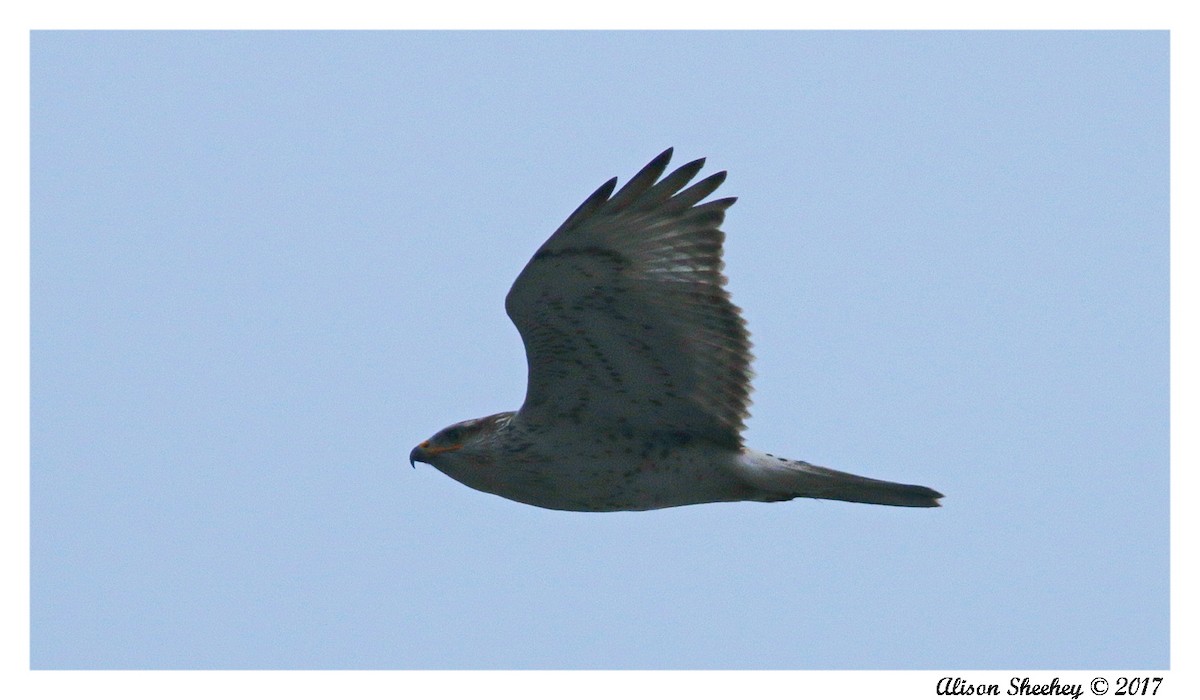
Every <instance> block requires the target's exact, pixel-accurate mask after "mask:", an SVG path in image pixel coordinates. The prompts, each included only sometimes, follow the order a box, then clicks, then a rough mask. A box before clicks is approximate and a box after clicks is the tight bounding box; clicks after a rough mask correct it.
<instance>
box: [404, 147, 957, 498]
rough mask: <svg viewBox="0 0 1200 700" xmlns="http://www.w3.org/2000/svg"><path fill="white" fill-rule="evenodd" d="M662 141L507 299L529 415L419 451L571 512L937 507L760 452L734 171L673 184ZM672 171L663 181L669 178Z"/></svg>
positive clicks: (893, 489) (440, 439)
mask: <svg viewBox="0 0 1200 700" xmlns="http://www.w3.org/2000/svg"><path fill="white" fill-rule="evenodd" d="M671 152H672V149H667V150H666V151H663V152H662V153H661V154H659V156H658V157H657V158H655V159H654V160H652V161H650V163H649V164H647V165H646V167H644V168H642V169H641V171H640V172H638V174H637V175H634V176H633V178H632V179H631V180H629V182H627V183H625V185H624V186H623V187H622V188H621V189H620V190H617V191H616V193H615V194H614V193H613V191H614V189H615V188H616V184H617V178H615V177H614V178H612V179H611V180H609V181H608V182H606V183H604V184H603V185H601V187H600V189H598V190H596V191H595V192H594V193H592V195H591V196H590V197H588V198H587V199H586V200H584V202H583V204H581V205H579V208H578V209H576V210H575V212H574V213H572V214H571V215H570V216H569V217H567V220H566V221H564V222H563V224H562V225H561V226H559V227H558V230H557V231H555V232H554V235H552V236H550V238H549V239H548V240H547V241H546V242H545V243H544V244H543V245H542V247H541V248H539V249H538V251H537V252H536V253H534V255H533V258H532V259H531V260H530V261H529V263H528V264H527V265H526V266H525V269H524V270H522V272H521V274H520V275H519V276H518V277H517V280H516V282H514V283H513V286H512V289H511V290H509V292H508V297H507V299H506V300H505V309H506V310H507V311H508V315H509V317H510V318H511V319H512V321H513V323H514V324H516V326H517V330H518V331H520V334H521V340H522V341H523V342H524V344H525V355H526V358H527V360H528V363H529V379H528V384H527V387H526V392H525V403H524V404H523V405H522V406H521V409H520V410H518V411H515V412H514V411H506V412H504V413H496V414H494V415H490V416H487V417H484V418H475V419H472V420H467V421H463V422H461V423H456V424H454V425H451V426H449V427H447V428H444V429H442V430H440V431H439V432H437V433H436V434H435V435H434V436H433V437H431V438H429V439H428V440H426V441H424V442H422V443H421V444H420V445H418V446H416V447H415V448H413V450H412V452H411V453H410V454H409V461H410V462H411V463H412V464H413V466H416V462H425V463H427V464H431V465H433V466H434V467H436V468H437V469H438V470H440V471H441V472H443V473H444V474H446V475H447V476H449V477H451V478H453V479H455V480H457V481H460V482H462V483H463V484H466V485H467V486H470V487H471V488H474V489H478V490H480V491H485V492H487V493H492V494H496V495H497V496H503V497H504V498H508V499H512V500H514V501H519V502H521V503H528V504H530V505H535V506H540V507H542V508H552V509H556V510H572V511H592V512H595V511H621V510H650V509H654V508H669V507H672V506H684V505H691V504H697V503H714V502H722V501H788V500H791V499H793V498H820V499H832V500H838V501H853V502H856V503H875V504H880V505H890V506H912V507H918V508H929V507H936V506H938V505H940V504H939V503H938V499H939V498H941V497H942V494H940V493H938V492H937V491H934V490H933V489H931V488H927V487H924V486H913V485H909V484H898V483H893V482H890V481H881V480H878V479H870V478H867V477H864V476H856V475H854V474H849V473H846V472H841V471H836V470H833V469H828V468H826V467H820V466H817V465H815V464H809V463H808V462H803V461H799V460H792V459H784V458H782V457H776V456H774V455H771V454H768V453H765V452H759V451H757V450H752V449H750V448H748V447H746V446H745V445H743V443H742V437H741V432H742V429H743V428H744V427H745V426H744V421H745V419H746V418H747V417H748V416H749V411H748V406H749V404H750V376H751V372H750V360H751V359H752V357H751V354H750V340H749V335H748V333H747V332H746V324H745V321H743V320H742V317H741V315H740V313H739V309H738V308H737V307H736V306H734V305H733V303H732V302H731V301H730V298H729V293H728V292H727V291H726V290H725V289H724V284H725V281H726V280H725V277H724V275H722V274H721V268H722V267H723V266H724V263H723V262H722V260H721V252H722V245H723V242H724V240H725V234H724V232H722V231H721V229H720V227H721V224H722V222H723V221H724V220H725V210H726V209H728V208H729V206H730V205H732V204H733V203H734V201H735V198H734V197H726V198H724V199H714V200H711V201H708V202H703V203H702V200H704V198H705V197H708V196H709V195H710V194H712V193H713V192H714V191H715V190H716V189H717V187H719V186H720V185H721V183H722V182H723V181H724V180H725V172H724V171H722V172H719V173H716V174H713V175H709V176H708V177H705V178H704V179H702V180H700V181H699V182H696V183H695V184H692V185H690V186H688V185H689V183H690V182H691V181H692V179H693V178H694V177H695V176H696V174H697V173H699V171H700V169H701V168H702V167H703V165H704V159H703V158H701V159H699V160H694V161H692V162H690V163H688V164H687V165H684V166H682V167H680V168H678V169H677V170H675V171H673V172H672V173H671V174H669V175H667V176H666V177H662V175H663V173H664V172H665V171H666V168H667V163H668V162H670V160H671ZM660 178H661V179H660Z"/></svg>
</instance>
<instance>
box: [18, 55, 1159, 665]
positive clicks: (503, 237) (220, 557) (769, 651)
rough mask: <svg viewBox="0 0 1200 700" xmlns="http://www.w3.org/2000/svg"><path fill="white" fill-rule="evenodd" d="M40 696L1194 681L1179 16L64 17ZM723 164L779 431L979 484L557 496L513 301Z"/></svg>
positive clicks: (45, 259) (36, 434) (42, 433)
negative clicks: (493, 447) (1173, 251)
mask: <svg viewBox="0 0 1200 700" xmlns="http://www.w3.org/2000/svg"><path fill="white" fill-rule="evenodd" d="M31 60H32V89H31V104H32V113H31V128H32V145H31V155H32V170H31V184H32V200H31V201H32V237H31V364H32V369H31V393H32V399H31V423H32V428H31V463H32V464H31V637H32V639H31V661H32V665H33V666H34V668H43V669H45V668H408V669H420V668H684V669H693V668H797V669H826V668H829V669H860V668H882V669H893V668H918V669H920V668H959V669H991V668H1031V669H1037V668H1044V669H1057V668H1165V667H1166V666H1167V664H1168V661H1169V648H1168V619H1169V609H1168V486H1169V484H1168V476H1169V474H1168V388H1169V376H1168V286H1167V285H1168V275H1167V273H1168V145H1169V144H1168V71H1167V65H1168V64H1167V61H1168V35H1167V34H1166V33H1165V32H1150V33H1124V32H1100V33H1046V32H1043V33H975V32H962V33H958V32H944V33H919V32H893V33H870V32H861V33H819V32H818V33H805V32H799V33H626V34H614V33H403V32H400V33H361V32H360V33H236V34H214V33H35V34H34V35H33V39H32V57H31ZM667 146H675V147H676V164H682V163H684V162H686V161H688V160H691V159H692V158H696V157H701V156H707V157H708V158H709V166H708V168H706V170H705V172H715V171H716V170H721V169H727V170H728V171H729V173H730V176H729V180H728V181H727V183H726V184H725V185H724V186H723V187H722V189H721V190H720V191H719V195H718V196H728V195H736V196H738V197H739V198H740V199H739V201H738V203H737V204H736V205H735V206H734V207H733V208H732V209H731V210H730V212H729V215H728V217H727V219H726V224H725V227H724V228H725V230H726V232H727V234H728V240H727V244H726V259H727V261H728V266H727V268H726V272H727V273H728V274H729V276H730V278H731V282H730V285H729V286H730V289H731V291H732V293H733V296H734V301H735V302H736V303H737V304H738V305H740V306H741V307H742V308H743V309H744V311H745V316H746V317H747V319H748V321H749V324H750V330H751V333H752V339H753V341H754V343H755V354H756V355H757V358H758V359H757V362H756V364H755V369H756V371H757V379H756V381H755V387H756V391H755V394H754V398H755V404H754V406H753V416H752V417H751V419H750V421H749V429H748V431H747V433H746V437H747V442H748V444H750V445H752V446H754V447H757V448H760V449H764V450H768V451H771V452H774V453H776V454H781V455H784V456H788V457H793V458H798V459H805V460H808V461H810V462H815V463H819V464H824V465H827V466H831V467H834V468H838V469H843V470H847V471H853V472H857V473H862V474H866V475H870V476H875V477H880V478H886V479H891V480H897V481H904V482H908V483H918V484H925V485H928V486H931V487H934V488H936V489H938V490H940V491H942V492H943V493H945V494H946V498H945V500H944V506H945V507H943V508H941V509H937V510H914V509H897V508H884V507H875V506H865V505H857V504H843V503H834V502H820V501H810V500H801V501H793V502H790V503H781V504H753V503H749V504H718V505H706V506H693V507H688V508H678V509H668V510H662V511H655V512H647V513H617V514H580V513H560V512H554V511H547V510H540V509H536V508H532V507H530V506H524V505H521V504H517V503H513V502H509V501H505V500H502V499H500V498H497V497H495V496H489V495H486V494H482V493H479V492H475V491H472V490H470V489H468V488H466V487H464V486H461V485H460V484H458V483H456V482H454V481H452V480H451V479H449V478H448V477H446V476H444V475H442V474H440V473H438V472H437V471H436V470H434V469H433V468H432V467H428V466H425V465H419V466H418V468H417V469H416V470H415V471H414V470H412V469H410V468H409V466H408V463H407V460H406V457H407V454H408V451H409V449H411V447H412V446H413V445H415V444H416V443H417V442H419V441H421V440H423V439H424V438H426V437H428V436H429V435H431V434H432V433H433V432H435V431H436V430H438V429H440V428H442V427H444V426H445V425H447V424H449V423H452V422H455V421H458V420H462V419H465V418H470V417H476V416H481V415H485V414H488V413H493V412H495V411H499V410H506V409H515V408H517V407H518V406H519V405H520V402H521V399H522V396H523V393H524V384H525V361H524V355H523V352H522V348H521V344H520V339H519V337H518V335H517V333H516V330H515V329H514V328H513V327H512V326H511V324H510V322H509V321H508V319H507V317H506V316H505V315H504V310H503V298H504V294H505V292H506V291H507V289H508V287H509V285H510V284H511V282H512V280H513V279H514V278H515V276H516V275H517V273H518V272H519V271H520V269H521V268H522V266H523V265H524V264H525V262H526V260H527V259H528V258H529V256H530V255H531V254H532V253H533V252H534V250H536V249H537V247H538V246H539V245H540V244H541V242H542V241H543V240H544V239H545V238H546V237H547V236H548V235H549V234H550V233H551V232H552V231H553V230H554V228H555V227H556V226H557V225H558V224H559V223H560V222H561V221H562V219H563V218H564V217H565V216H566V215H567V214H569V213H570V212H571V211H572V210H573V209H574V207H575V206H576V205H578V204H579V202H580V201H582V199H583V198H584V197H585V196H586V195H588V194H589V193H590V192H591V191H592V190H594V189H595V188H596V187H597V186H598V185H599V184H600V183H602V182H603V181H604V180H606V179H607V178H609V177H611V176H614V175H616V176H619V177H620V178H621V179H622V181H624V180H625V179H626V178H628V177H629V176H631V175H632V174H633V173H634V172H636V171H637V169H638V168H640V167H641V166H642V165H643V164H645V162H646V161H648V160H649V159H650V158H652V157H653V156H654V155H656V154H657V153H658V152H659V151H661V150H662V149H663V148H665V147H667Z"/></svg>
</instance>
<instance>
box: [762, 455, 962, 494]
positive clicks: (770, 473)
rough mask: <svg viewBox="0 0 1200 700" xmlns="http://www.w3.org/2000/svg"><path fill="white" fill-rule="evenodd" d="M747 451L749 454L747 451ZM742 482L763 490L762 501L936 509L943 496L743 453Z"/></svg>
mask: <svg viewBox="0 0 1200 700" xmlns="http://www.w3.org/2000/svg"><path fill="white" fill-rule="evenodd" d="M747 452H749V451H747ZM743 466H744V467H745V469H746V472H745V473H744V474H743V476H744V477H745V479H746V480H747V481H749V482H750V483H751V484H753V485H754V486H756V487H758V488H759V489H761V490H762V492H763V493H762V500H765V501H789V500H791V499H793V498H824V499H829V500H834V501H850V502H852V503H874V504H876V505H881V506H906V507H909V508H938V507H940V506H941V505H942V504H941V503H938V499H939V498H941V497H942V494H940V493H938V492H937V491H934V490H933V489H931V488H928V487H926V486H915V485H913V484H897V483H895V482H892V481H882V480H880V479H870V478H867V477H865V476H858V475H856V474H849V473H847V472H839V471H837V470H836V469H828V468H826V467H818V466H817V465H815V464H809V463H808V462H800V461H796V460H791V459H783V458H781V457H774V456H772V455H768V454H763V453H757V454H745V455H744V456H743Z"/></svg>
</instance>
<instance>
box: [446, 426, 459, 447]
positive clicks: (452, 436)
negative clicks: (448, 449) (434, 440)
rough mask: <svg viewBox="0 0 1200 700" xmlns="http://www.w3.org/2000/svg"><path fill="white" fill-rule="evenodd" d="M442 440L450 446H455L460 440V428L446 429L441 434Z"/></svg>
mask: <svg viewBox="0 0 1200 700" xmlns="http://www.w3.org/2000/svg"><path fill="white" fill-rule="evenodd" d="M442 440H443V441H445V442H449V443H451V444H457V443H458V442H460V441H461V440H462V428H447V429H446V431H445V432H443V433H442Z"/></svg>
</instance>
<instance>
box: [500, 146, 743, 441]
mask: <svg viewBox="0 0 1200 700" xmlns="http://www.w3.org/2000/svg"><path fill="white" fill-rule="evenodd" d="M671 150H672V149H667V150H666V151H664V152H663V153H662V154H660V155H659V156H658V157H657V158H655V159H654V160H652V161H651V162H650V163H649V164H648V165H646V167H644V168H642V170H641V172H639V173H638V174H637V175H635V176H634V177H633V179H631V180H630V181H629V182H627V183H626V184H625V186H624V187H622V188H621V189H620V190H619V191H618V192H617V193H616V194H615V195H614V194H613V189H614V188H615V186H616V182H617V180H616V178H613V179H612V180H609V181H608V182H606V183H605V184H604V185H603V186H602V187H600V189H598V190H596V192H595V193H593V194H592V195H591V196H590V197H588V198H587V200H586V201H584V203H583V204H582V205H580V206H579V208H578V209H576V210H575V212H574V213H573V214H571V216H570V217H568V218H567V220H566V221H565V222H564V223H563V224H562V226H560V227H559V228H558V230H557V231H555V232H554V235H553V236H551V237H550V239H549V240H547V241H546V243H545V244H543V245H542V247H541V248H540V249H539V250H538V251H537V253H535V254H534V256H533V259H531V260H530V261H529V263H528V264H527V265H526V266H525V269H524V270H523V271H522V272H521V274H520V276H519V277H517V281H516V282H515V283H514V284H513V286H512V289H511V290H510V291H509V293H508V298H507V299H506V302H505V308H506V309H507V311H508V315H509V317H510V318H512V320H513V323H515V324H516V326H517V330H518V331H520V333H521V339H522V340H523V341H524V343H525V354H526V357H527V359H528V362H529V384H528V386H527V388H526V394H525V404H524V405H523V406H522V407H521V410H520V413H519V417H520V419H521V420H522V421H524V422H526V423H527V424H531V425H538V426H543V427H555V426H559V425H562V424H571V423H574V424H579V425H583V426H587V427H589V428H592V429H604V428H611V429H616V430H622V431H626V430H638V431H642V430H651V431H665V432H671V433H677V434H681V436H682V435H689V436H694V437H703V438H705V439H708V440H710V441H713V442H716V443H718V444H722V445H727V446H729V447H737V446H740V445H741V436H740V433H741V430H742V428H743V421H744V420H745V418H746V417H747V416H748V415H749V414H748V411H747V407H748V406H749V403H750V398H749V394H750V360H751V355H750V341H749V338H748V335H747V333H746V328H745V322H744V321H743V320H742V318H741V316H739V314H738V308H737V307H735V306H734V305H733V304H732V303H731V302H730V300H729V294H728V292H726V291H725V289H724V287H723V285H724V283H725V277H724V275H722V274H721V268H722V267H723V266H724V263H723V262H722V261H721V250H722V248H721V246H722V243H723V241H724V239H725V234H724V233H722V232H721V230H720V228H719V227H720V225H721V222H722V221H724V219H725V210H726V209H727V208H728V207H729V206H730V205H731V204H733V203H734V201H735V198H733V197H729V198H726V199H717V200H713V201H710V202H707V203H704V204H699V202H700V201H701V200H702V199H704V198H705V197H707V196H708V195H710V194H712V192H713V191H714V190H716V189H717V187H718V186H720V184H721V183H722V182H723V181H724V180H725V173H724V172H719V173H716V174H715V175H710V176H708V177H706V178H704V179H703V180H700V181H699V182H697V183H695V184H694V185H692V186H690V187H688V188H687V189H683V188H684V187H685V186H686V185H687V184H688V183H689V182H690V181H691V180H692V178H693V177H695V176H696V173H697V172H699V170H700V168H701V167H702V166H703V165H704V160H703V159H700V160H696V161H692V162H691V163H688V164H687V165H684V166H682V167H680V168H679V169H678V170H675V171H674V172H673V173H671V174H670V175H668V176H666V177H665V178H663V179H662V180H659V177H660V176H661V175H662V174H663V172H664V170H665V169H666V166H667V163H668V162H669V161H670V159H671ZM681 190H682V191H681Z"/></svg>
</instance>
